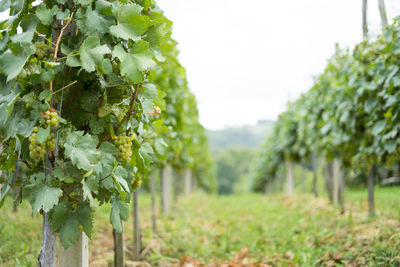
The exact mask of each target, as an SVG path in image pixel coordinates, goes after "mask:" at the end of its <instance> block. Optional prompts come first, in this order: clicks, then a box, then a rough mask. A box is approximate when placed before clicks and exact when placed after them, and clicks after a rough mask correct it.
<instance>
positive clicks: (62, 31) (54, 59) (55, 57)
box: [50, 12, 74, 106]
mask: <svg viewBox="0 0 400 267" xmlns="http://www.w3.org/2000/svg"><path fill="white" fill-rule="evenodd" d="M73 17H74V12H72V13H71V16H70V18H69V19H68V21H67V23H66V24H65V25H64V26H63V27H62V28H61V31H60V33H59V34H58V36H57V41H56V47H55V48H54V56H53V62H57V56H58V49H59V48H60V42H61V38H62V37H63V35H64V31H65V30H66V29H67V28H68V25H69V24H70V23H71V21H72V19H73ZM50 92H51V93H53V80H51V81H50ZM50 106H51V100H50Z"/></svg>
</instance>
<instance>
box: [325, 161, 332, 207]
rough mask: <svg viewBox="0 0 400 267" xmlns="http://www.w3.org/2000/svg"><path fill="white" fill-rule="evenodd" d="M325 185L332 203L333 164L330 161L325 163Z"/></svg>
mask: <svg viewBox="0 0 400 267" xmlns="http://www.w3.org/2000/svg"><path fill="white" fill-rule="evenodd" d="M325 185H326V190H327V191H328V196H329V200H330V202H331V203H333V164H332V161H326V163H325Z"/></svg>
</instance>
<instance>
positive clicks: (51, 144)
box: [46, 133, 56, 151]
mask: <svg viewBox="0 0 400 267" xmlns="http://www.w3.org/2000/svg"><path fill="white" fill-rule="evenodd" d="M46 148H47V150H50V151H54V150H55V149H56V139H55V138H54V134H53V133H51V134H50V135H49V137H47V139H46Z"/></svg>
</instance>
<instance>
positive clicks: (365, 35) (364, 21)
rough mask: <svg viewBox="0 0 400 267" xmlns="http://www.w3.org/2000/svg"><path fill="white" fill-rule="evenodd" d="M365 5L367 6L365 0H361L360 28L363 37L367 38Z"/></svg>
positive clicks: (366, 9)
mask: <svg viewBox="0 0 400 267" xmlns="http://www.w3.org/2000/svg"><path fill="white" fill-rule="evenodd" d="M367 6H368V2H367V0H362V30H363V37H364V39H365V40H367V39H368V22H367V11H368V8H367Z"/></svg>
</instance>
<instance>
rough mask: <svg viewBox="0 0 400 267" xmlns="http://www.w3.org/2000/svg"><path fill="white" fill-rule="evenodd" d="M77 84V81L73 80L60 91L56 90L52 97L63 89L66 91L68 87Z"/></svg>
mask: <svg viewBox="0 0 400 267" xmlns="http://www.w3.org/2000/svg"><path fill="white" fill-rule="evenodd" d="M77 82H78V81H77V80H75V81H73V82H72V83H70V84H67V85H66V86H64V87H63V88H61V89H58V90H56V91H54V92H53V95H55V94H57V93H58V92H60V91H62V90H64V89H67V88H68V87H70V86H72V85H74V84H76V83H77Z"/></svg>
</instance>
